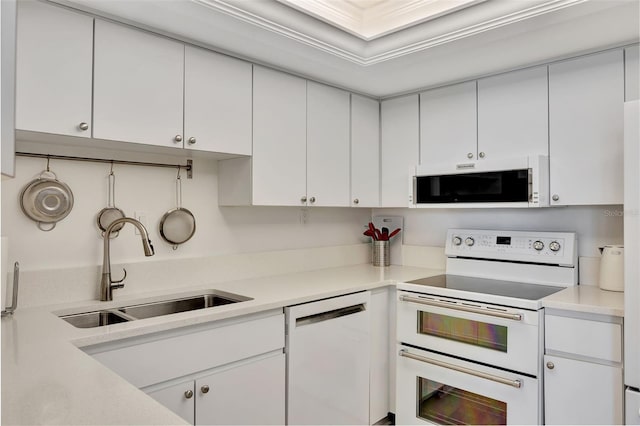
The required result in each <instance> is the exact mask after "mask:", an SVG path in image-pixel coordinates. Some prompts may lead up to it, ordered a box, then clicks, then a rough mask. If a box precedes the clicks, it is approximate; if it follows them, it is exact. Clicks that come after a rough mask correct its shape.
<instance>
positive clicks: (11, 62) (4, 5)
mask: <svg viewBox="0 0 640 426" xmlns="http://www.w3.org/2000/svg"><path fill="white" fill-rule="evenodd" d="M16 8H17V1H16V0H5V1H2V2H0V20H1V22H0V40H1V41H2V49H0V76H2V81H1V82H0V93H2V99H1V103H0V141H2V153H1V155H0V159H1V160H2V175H3V180H4V176H11V177H13V176H14V175H15V169H16V164H15V151H16V147H15V142H16V141H15V112H16V111H15V100H16V99H15V87H16V85H15V83H16V81H15V80H16V20H17V17H16V15H17V13H16Z"/></svg>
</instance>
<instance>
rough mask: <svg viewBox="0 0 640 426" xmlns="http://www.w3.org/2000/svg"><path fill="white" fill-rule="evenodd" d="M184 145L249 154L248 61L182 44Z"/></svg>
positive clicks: (249, 86)
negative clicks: (183, 61)
mask: <svg viewBox="0 0 640 426" xmlns="http://www.w3.org/2000/svg"><path fill="white" fill-rule="evenodd" d="M184 60H185V64H184V137H185V142H186V144H185V147H187V148H189V149H197V150H200V151H212V152H224V153H231V154H243V155H251V64H250V63H248V62H243V61H239V60H237V59H232V58H229V57H227V56H224V55H219V54H217V53H213V52H209V51H207V50H204V49H199V48H197V47H192V46H186V47H185V59H184Z"/></svg>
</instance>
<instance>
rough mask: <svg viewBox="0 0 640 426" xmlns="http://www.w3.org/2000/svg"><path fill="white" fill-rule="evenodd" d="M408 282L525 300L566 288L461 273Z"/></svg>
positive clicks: (538, 298)
mask: <svg viewBox="0 0 640 426" xmlns="http://www.w3.org/2000/svg"><path fill="white" fill-rule="evenodd" d="M406 282H407V283H408V284H418V285H423V286H428V287H439V288H447V289H451V290H461V291H468V292H472V293H480V294H491V295H495V296H503V297H512V298H516V299H525V300H540V299H542V298H544V297H547V296H549V295H551V294H553V293H556V292H558V291H560V290H564V288H563V287H554V286H548V285H540V284H526V283H520V282H514V281H503V280H494V279H486V278H475V277H464V276H461V275H436V276H434V277H429V278H420V279H417V280H413V281H406Z"/></svg>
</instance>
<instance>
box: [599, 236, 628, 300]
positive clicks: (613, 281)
mask: <svg viewBox="0 0 640 426" xmlns="http://www.w3.org/2000/svg"><path fill="white" fill-rule="evenodd" d="M600 250H601V251H602V258H601V259H600V281H599V283H598V285H599V286H600V288H601V289H603V290H609V291H624V247H623V246H616V245H610V246H604V247H603V248H602V249H600Z"/></svg>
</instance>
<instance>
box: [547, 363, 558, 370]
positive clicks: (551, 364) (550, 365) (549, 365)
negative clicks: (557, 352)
mask: <svg viewBox="0 0 640 426" xmlns="http://www.w3.org/2000/svg"><path fill="white" fill-rule="evenodd" d="M547 368H548V369H549V370H553V369H554V368H556V366H555V364H554V363H552V362H551V361H549V362H547Z"/></svg>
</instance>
